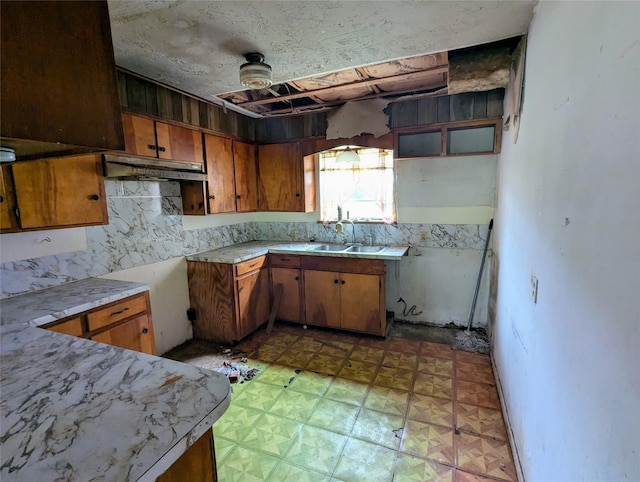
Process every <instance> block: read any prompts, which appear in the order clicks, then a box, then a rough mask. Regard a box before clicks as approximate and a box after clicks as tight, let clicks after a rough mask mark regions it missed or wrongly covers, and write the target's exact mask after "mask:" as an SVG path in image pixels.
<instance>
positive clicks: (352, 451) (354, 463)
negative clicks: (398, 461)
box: [333, 438, 396, 482]
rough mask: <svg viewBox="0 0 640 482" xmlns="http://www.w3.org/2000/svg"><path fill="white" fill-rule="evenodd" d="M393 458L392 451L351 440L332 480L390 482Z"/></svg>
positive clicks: (394, 454) (394, 453)
mask: <svg viewBox="0 0 640 482" xmlns="http://www.w3.org/2000/svg"><path fill="white" fill-rule="evenodd" d="M395 457H396V452H395V451H394V450H389V449H386V448H384V447H380V446H379V445H374V444H371V443H368V442H364V441H362V440H356V439H353V438H351V439H349V440H348V441H347V444H346V445H345V447H344V450H343V452H342V456H341V457H340V461H339V462H338V466H337V467H336V470H335V472H334V474H333V478H334V479H337V480H341V481H344V482H362V481H364V480H366V481H367V482H391V480H392V479H393V466H394V461H395Z"/></svg>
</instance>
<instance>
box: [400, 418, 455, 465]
mask: <svg viewBox="0 0 640 482" xmlns="http://www.w3.org/2000/svg"><path fill="white" fill-rule="evenodd" d="M400 450H401V451H402V452H405V453H407V454H410V455H415V456H417V457H423V458H429V459H432V460H435V461H437V462H441V463H444V464H449V465H453V463H454V456H453V430H451V429H449V428H445V427H439V426H437V425H431V424H428V423H423V422H418V421H415V420H407V423H406V425H405V433H404V437H403V439H402V445H401V448H400Z"/></svg>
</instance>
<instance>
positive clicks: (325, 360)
mask: <svg viewBox="0 0 640 482" xmlns="http://www.w3.org/2000/svg"><path fill="white" fill-rule="evenodd" d="M344 360H345V359H344V358H336V357H333V356H329V355H323V354H320V353H316V354H315V355H313V357H312V358H311V360H309V363H307V366H306V367H305V368H306V369H307V370H310V371H312V372H317V373H325V374H327V375H337V374H338V372H339V371H340V368H342V365H343V363H344Z"/></svg>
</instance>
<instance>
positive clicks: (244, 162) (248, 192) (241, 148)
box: [233, 141, 258, 213]
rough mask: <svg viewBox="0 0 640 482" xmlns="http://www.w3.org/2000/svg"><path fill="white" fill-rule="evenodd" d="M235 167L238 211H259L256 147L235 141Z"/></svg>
mask: <svg viewBox="0 0 640 482" xmlns="http://www.w3.org/2000/svg"><path fill="white" fill-rule="evenodd" d="M233 165H234V172H235V185H236V211H238V212H239V213H246V212H253V211H257V210H258V172H257V164H256V146H255V145H253V144H247V143H246V142H240V141H233Z"/></svg>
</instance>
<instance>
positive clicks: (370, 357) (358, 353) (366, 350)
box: [349, 345, 384, 365]
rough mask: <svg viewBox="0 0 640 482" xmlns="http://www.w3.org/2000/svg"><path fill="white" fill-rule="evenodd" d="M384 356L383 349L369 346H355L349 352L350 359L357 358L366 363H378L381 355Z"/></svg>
mask: <svg viewBox="0 0 640 482" xmlns="http://www.w3.org/2000/svg"><path fill="white" fill-rule="evenodd" d="M383 356H384V350H381V349H379V348H372V347H370V346H359V345H358V346H355V347H354V348H353V350H351V353H350V354H349V359H350V360H358V361H362V362H366V363H375V364H376V365H378V364H380V362H381V361H382V357H383Z"/></svg>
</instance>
